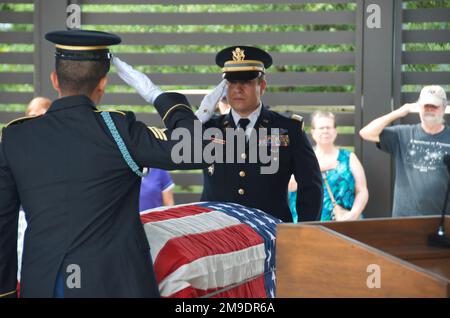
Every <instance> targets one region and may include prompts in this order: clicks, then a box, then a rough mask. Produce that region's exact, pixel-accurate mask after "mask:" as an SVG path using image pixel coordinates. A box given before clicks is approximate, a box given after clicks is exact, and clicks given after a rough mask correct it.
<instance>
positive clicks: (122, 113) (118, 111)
mask: <svg viewBox="0 0 450 318" xmlns="http://www.w3.org/2000/svg"><path fill="white" fill-rule="evenodd" d="M94 112H95V113H101V112H108V113H117V114H121V115H123V116H126V115H127V114H125V113H124V112H122V111H120V110H115V109H104V110H98V109H96V110H94Z"/></svg>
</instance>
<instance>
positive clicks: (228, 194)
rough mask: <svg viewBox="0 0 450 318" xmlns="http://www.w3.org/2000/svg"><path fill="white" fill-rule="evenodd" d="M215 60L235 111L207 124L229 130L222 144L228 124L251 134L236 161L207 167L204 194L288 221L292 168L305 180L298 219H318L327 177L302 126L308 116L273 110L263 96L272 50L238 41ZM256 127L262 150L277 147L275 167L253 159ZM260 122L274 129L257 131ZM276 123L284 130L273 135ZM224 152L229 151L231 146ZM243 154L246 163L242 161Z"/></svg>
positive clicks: (301, 180)
mask: <svg viewBox="0 0 450 318" xmlns="http://www.w3.org/2000/svg"><path fill="white" fill-rule="evenodd" d="M216 64H217V65H219V66H220V67H222V71H223V77H224V79H225V80H226V87H227V90H228V91H227V100H228V103H229V104H230V105H231V111H230V112H229V113H228V114H226V115H221V116H216V117H212V118H211V119H210V120H209V121H206V122H205V120H202V121H203V122H204V126H205V128H211V127H214V128H219V129H221V130H222V132H223V133H222V134H223V136H225V138H224V140H223V147H226V144H227V143H229V140H226V132H225V131H226V129H227V128H230V129H236V128H242V129H243V130H244V131H245V134H246V135H247V136H248V137H250V138H249V139H248V142H247V143H246V147H245V151H243V152H242V153H236V154H235V155H236V158H234V159H233V160H232V161H233V162H234V163H227V162H226V160H223V161H224V163H214V164H211V165H210V166H209V167H207V168H206V169H204V172H203V175H204V188H203V194H202V198H201V200H202V201H228V202H235V203H239V204H243V205H246V206H249V207H254V208H258V209H261V210H263V211H265V212H267V213H269V214H271V215H273V216H275V217H277V218H280V219H281V220H283V221H285V222H292V215H291V212H290V209H289V204H288V196H287V187H288V183H289V179H290V177H291V175H292V174H293V175H294V176H295V179H296V180H297V182H299V184H300V186H299V188H298V199H297V209H298V211H300V212H299V221H313V220H317V219H319V217H320V211H321V209H322V196H323V193H322V179H321V174H320V169H319V165H318V162H317V159H316V156H315V155H314V151H313V150H312V148H311V145H310V143H309V141H308V139H307V137H306V134H305V133H304V131H303V120H302V118H301V117H300V116H298V115H294V116H293V117H292V118H287V117H284V116H282V115H280V114H278V113H276V112H274V111H270V110H268V108H267V106H266V105H264V104H263V103H262V102H261V96H262V95H263V93H264V91H265V89H266V85H267V84H266V81H265V71H266V69H267V68H269V67H270V66H271V64H272V58H271V56H270V55H269V54H268V53H267V52H265V51H263V50H261V49H259V48H256V47H248V46H233V47H228V48H226V49H224V50H222V51H220V52H219V53H218V54H217V56H216ZM220 85H222V83H221V84H220ZM220 85H219V88H220ZM205 113H207V110H205ZM201 114H203V112H201ZM252 128H254V129H255V131H254V132H253V134H256V138H254V139H253V140H256V141H257V144H258V147H259V148H260V150H261V148H265V149H266V151H269V152H272V153H273V152H275V156H273V158H272V160H279V162H278V166H279V168H278V171H277V172H276V173H272V174H262V173H261V167H262V166H264V164H263V163H262V162H261V161H260V160H258V162H256V163H254V162H253V163H252V162H251V160H249V159H250V154H249V149H250V147H251V146H250V147H249V144H251V142H252V138H251V137H252ZM260 128H266V129H267V130H268V134H269V135H268V136H262V135H261V134H260V133H259V131H258V130H259V129H260ZM271 128H278V130H279V135H278V136H273V135H271V134H270V129H271ZM253 137H255V136H253ZM267 149H268V150H267ZM223 153H224V154H226V151H225V150H224V151H223ZM239 157H240V158H241V159H244V160H245V163H238V162H237V159H238V158H239Z"/></svg>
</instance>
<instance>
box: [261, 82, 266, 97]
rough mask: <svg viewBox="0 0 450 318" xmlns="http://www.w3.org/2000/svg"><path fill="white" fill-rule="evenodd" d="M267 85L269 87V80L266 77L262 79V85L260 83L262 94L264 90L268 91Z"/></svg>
mask: <svg viewBox="0 0 450 318" xmlns="http://www.w3.org/2000/svg"><path fill="white" fill-rule="evenodd" d="M266 87H267V82H266V80H265V79H263V80H261V85H260V94H261V96H262V95H263V94H264V92H265V91H266Z"/></svg>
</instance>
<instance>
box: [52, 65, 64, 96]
mask: <svg viewBox="0 0 450 318" xmlns="http://www.w3.org/2000/svg"><path fill="white" fill-rule="evenodd" d="M50 80H51V82H52V85H53V88H54V89H55V91H57V92H58V94H59V95H61V88H60V87H59V81H58V76H57V75H56V72H55V71H53V72H52V73H51V74H50Z"/></svg>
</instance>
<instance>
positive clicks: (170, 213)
mask: <svg viewBox="0 0 450 318" xmlns="http://www.w3.org/2000/svg"><path fill="white" fill-rule="evenodd" d="M211 211H213V210H211V209H208V208H204V207H201V206H195V205H194V206H193V205H186V206H180V207H175V208H171V209H167V210H164V211H158V212H151V213H146V214H142V215H141V222H142V224H145V223H149V222H157V221H165V220H169V219H178V218H182V217H185V216H191V215H196V214H201V213H207V212H211Z"/></svg>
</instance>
